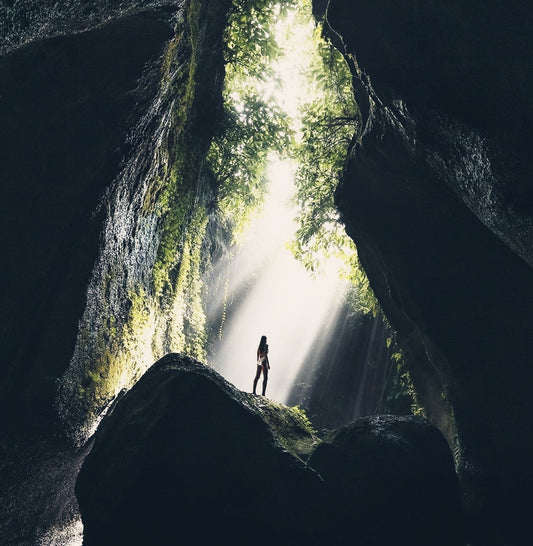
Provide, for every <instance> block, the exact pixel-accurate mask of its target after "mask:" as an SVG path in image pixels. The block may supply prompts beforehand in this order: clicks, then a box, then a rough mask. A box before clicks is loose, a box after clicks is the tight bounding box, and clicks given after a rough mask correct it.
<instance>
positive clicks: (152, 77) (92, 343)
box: [0, 0, 230, 439]
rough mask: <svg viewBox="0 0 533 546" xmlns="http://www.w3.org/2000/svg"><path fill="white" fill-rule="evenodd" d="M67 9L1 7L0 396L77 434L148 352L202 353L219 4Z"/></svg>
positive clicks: (219, 77)
mask: <svg viewBox="0 0 533 546" xmlns="http://www.w3.org/2000/svg"><path fill="white" fill-rule="evenodd" d="M79 4H80V3H79V2H76V1H72V2H65V3H64V4H63V5H62V6H61V7H60V6H56V7H55V8H54V9H52V8H50V7H47V6H46V5H45V3H42V4H41V3H35V4H34V5H33V4H32V6H29V4H28V5H26V4H25V3H24V2H17V3H16V4H15V5H13V6H12V7H11V8H10V7H6V6H2V10H4V12H5V13H4V15H5V16H6V19H4V20H3V23H5V21H10V22H11V23H12V25H13V26H12V27H10V30H9V32H7V31H6V33H5V35H4V38H5V41H4V42H2V51H3V52H4V56H3V57H2V58H1V59H0V71H1V74H2V77H1V79H0V86H1V100H0V111H1V113H2V120H3V122H2V136H3V138H2V146H1V150H0V157H1V160H2V169H3V177H4V180H5V183H3V184H2V192H3V196H2V234H3V237H5V242H4V245H3V247H4V248H5V249H6V253H5V260H3V262H4V264H5V265H4V266H3V274H4V275H3V279H4V282H3V283H2V285H3V289H4V293H3V301H4V303H3V307H2V331H1V332H2V346H3V354H2V366H1V368H0V374H1V381H0V384H1V397H0V398H1V402H0V403H1V404H5V407H6V408H9V412H8V415H9V416H10V417H9V419H8V420H7V421H8V424H9V425H11V426H13V427H14V428H16V427H18V426H20V425H22V424H27V425H32V426H33V425H41V426H50V425H53V424H57V425H58V426H60V427H61V428H63V429H64V428H65V427H66V428H67V429H69V430H70V432H71V433H73V434H76V433H77V432H76V431H79V430H80V427H81V429H85V432H83V433H82V434H81V436H80V439H81V438H82V437H85V436H86V434H87V433H88V432H89V431H90V424H91V423H94V420H95V419H97V418H98V416H99V414H100V413H101V411H102V410H103V409H104V408H105V407H106V405H107V404H108V403H109V402H110V401H111V400H112V399H113V397H114V396H115V395H116V394H117V392H118V391H119V390H120V389H121V388H124V387H128V386H129V385H131V383H132V382H134V381H135V380H136V379H137V378H138V377H139V376H140V374H142V373H143V372H144V370H145V369H146V367H148V366H149V364H150V363H151V362H153V361H154V355H155V356H161V355H162V354H164V353H165V352H167V351H168V350H169V349H171V348H174V349H176V350H177V349H179V350H186V351H187V352H189V353H191V354H193V355H194V356H197V357H199V358H201V357H202V355H203V351H204V350H205V342H206V339H205V336H206V334H205V319H204V315H203V309H202V304H201V292H202V290H203V286H202V282H201V276H202V273H203V270H204V269H205V268H206V267H207V266H208V264H209V242H208V241H206V238H205V234H206V226H207V224H208V221H209V217H210V206H211V203H212V200H213V196H214V192H215V191H216V187H215V184H214V182H213V181H212V180H211V178H210V177H209V176H208V174H207V173H205V171H203V162H204V157H205V153H206V151H207V148H208V146H209V142H210V137H211V131H212V130H213V128H214V127H215V125H216V118H217V116H218V115H219V113H220V108H221V85H222V83H223V79H224V69H223V62H222V32H223V29H224V27H225V24H226V15H227V10H228V7H229V4H230V2H229V1H222V2H220V1H219V2H215V1H209V0H183V1H182V0H179V1H178V0H176V1H173V2H170V1H169V2H163V3H162V2H127V3H126V2H109V3H104V2H90V3H86V2H85V3H83V6H81V5H79ZM30 7H31V9H30ZM5 10H7V11H5ZM80 14H84V18H83V21H82V18H81V17H80ZM24 44H26V45H24ZM54 426H55V425H54ZM86 427H89V428H88V429H87V428H86Z"/></svg>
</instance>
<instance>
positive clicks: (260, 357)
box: [254, 336, 270, 396]
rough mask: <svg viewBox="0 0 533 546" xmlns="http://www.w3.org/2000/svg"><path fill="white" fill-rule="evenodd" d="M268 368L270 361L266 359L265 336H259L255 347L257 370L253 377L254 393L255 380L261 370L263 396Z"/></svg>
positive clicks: (257, 379) (266, 346) (256, 380)
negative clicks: (259, 338) (257, 345)
mask: <svg viewBox="0 0 533 546" xmlns="http://www.w3.org/2000/svg"><path fill="white" fill-rule="evenodd" d="M268 370H270V362H269V361H268V345H267V338H266V336H261V341H260V342H259V347H257V371H256V373H255V379H254V394H256V392H255V389H256V387H257V382H258V381H259V377H260V376H261V372H263V396H265V391H266V388H267V381H268Z"/></svg>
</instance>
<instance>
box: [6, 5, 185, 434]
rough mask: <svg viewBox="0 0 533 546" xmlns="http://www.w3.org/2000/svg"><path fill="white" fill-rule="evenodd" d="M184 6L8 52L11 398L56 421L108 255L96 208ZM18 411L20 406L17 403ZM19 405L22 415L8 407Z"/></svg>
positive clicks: (25, 412) (27, 414)
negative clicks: (91, 294)
mask: <svg viewBox="0 0 533 546" xmlns="http://www.w3.org/2000/svg"><path fill="white" fill-rule="evenodd" d="M174 15H175V10H167V9H153V10H152V11H149V12H144V13H142V14H139V15H134V16H131V17H125V18H118V19H117V20H112V21H110V22H108V23H107V24H105V25H103V26H101V27H100V28H97V29H93V30H89V31H87V32H82V33H78V34H74V35H70V36H61V37H55V38H50V39H45V40H42V41H34V42H32V43H30V44H29V45H27V46H25V47H22V48H20V49H17V50H15V51H13V52H11V53H10V54H8V55H6V56H4V57H3V58H2V59H1V60H0V73H1V77H0V96H1V99H0V116H1V117H2V145H1V146H0V163H1V165H2V198H1V203H2V205H1V206H2V210H1V214H0V217H1V219H2V220H1V221H2V227H1V232H2V247H3V249H4V257H5V259H4V260H3V262H4V265H3V267H2V301H3V304H2V316H1V324H2V331H1V336H2V338H1V339H2V364H1V367H0V369H1V377H2V379H1V381H0V385H1V392H0V400H1V403H2V404H5V407H6V408H13V407H15V406H18V408H19V412H18V415H17V416H15V415H14V414H13V415H12V419H11V424H12V425H14V426H17V425H18V424H20V423H19V418H22V419H23V420H25V418H29V419H30V420H31V421H32V422H33V423H35V421H37V420H42V421H50V419H51V413H52V411H51V410H52V401H53V397H54V389H55V383H54V380H55V378H56V377H58V376H59V375H60V374H61V373H62V371H63V370H64V369H65V368H66V367H67V365H68V362H69V360H70V357H71V356H72V352H73V348H74V343H75V339H76V333H77V325H78V320H79V318H80V316H81V313H82V311H83V307H84V305H85V303H86V293H85V292H86V287H87V283H88V280H89V277H90V274H91V269H92V267H93V265H94V261H95V259H96V255H97V252H98V239H99V235H100V230H101V226H102V221H103V211H101V212H100V214H97V213H96V211H97V205H98V203H99V201H100V199H101V198H102V196H103V194H104V192H105V190H106V189H107V188H108V187H109V186H111V184H112V182H113V181H114V178H115V177H116V176H117V174H118V172H119V169H120V165H121V162H122V161H124V158H125V156H127V154H128V150H129V148H130V146H131V144H130V143H129V142H128V137H129V136H130V135H129V133H130V131H131V130H132V128H133V127H134V126H135V125H136V123H137V122H138V120H139V119H140V118H141V117H142V116H143V115H144V108H146V106H147V103H149V101H150V98H151V93H153V91H154V89H153V86H154V85H157V83H156V82H157V78H158V75H157V71H156V70H155V71H152V72H151V77H146V79H145V81H144V84H145V86H144V87H143V86H140V81H141V80H142V78H143V76H144V75H145V73H146V68H147V64H149V63H150V64H152V67H153V68H154V69H156V68H157V67H158V66H160V64H161V55H162V53H163V51H164V48H165V46H166V44H167V42H168V40H169V39H170V38H171V37H172V35H173V27H172V22H171V21H172V17H173V16H174ZM6 411H8V412H9V409H8V410H6ZM9 413H11V412H9Z"/></svg>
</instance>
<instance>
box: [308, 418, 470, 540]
mask: <svg viewBox="0 0 533 546" xmlns="http://www.w3.org/2000/svg"><path fill="white" fill-rule="evenodd" d="M309 464H310V465H311V466H312V467H313V468H315V469H316V470H317V471H318V472H319V473H320V475H321V476H322V478H323V479H324V480H325V483H326V486H327V489H328V494H327V496H328V499H329V502H331V503H332V505H331V506H330V509H331V512H332V514H333V517H334V522H335V523H334V526H333V527H334V529H335V531H336V533H337V535H338V537H339V539H340V538H341V537H354V538H355V537H357V540H354V543H356V544H368V545H371V544H372V545H376V546H378V545H385V544H410V545H415V544H420V545H423V544H431V545H432V546H450V545H452V544H461V543H462V541H461V537H462V533H463V530H462V513H461V509H460V506H461V500H460V498H461V494H460V490H459V484H458V480H457V476H456V474H455V470H454V466H453V460H452V454H451V452H450V449H449V448H448V445H447V443H446V441H445V439H444V437H443V436H442V435H441V434H440V433H439V431H438V430H437V429H436V428H435V427H433V426H432V425H431V424H430V423H429V421H427V420H426V419H423V418H420V417H414V416H392V415H380V416H376V417H360V418H358V419H356V420H355V421H354V422H353V423H352V424H350V425H348V426H346V427H343V428H341V429H339V430H337V431H334V432H333V433H331V435H330V437H329V438H327V439H326V440H325V441H324V442H323V443H322V444H321V445H319V446H318V447H317V448H316V450H315V451H314V453H313V454H312V456H311V458H310V460H309ZM339 542H341V540H339Z"/></svg>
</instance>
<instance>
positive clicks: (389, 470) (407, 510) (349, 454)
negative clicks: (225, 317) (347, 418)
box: [76, 354, 459, 546]
mask: <svg viewBox="0 0 533 546" xmlns="http://www.w3.org/2000/svg"><path fill="white" fill-rule="evenodd" d="M315 444H316V438H315V437H314V435H313V433H312V432H311V431H310V430H309V427H307V426H306V425H305V421H304V420H302V419H301V418H300V417H299V416H298V413H297V412H295V411H294V410H291V409H289V408H287V407H285V406H281V405H279V404H274V403H272V402H269V401H268V400H266V399H264V398H262V397H256V396H253V395H251V394H246V393H243V392H241V391H238V390H237V389H235V388H234V387H233V386H232V385H230V384H229V383H228V382H226V381H225V380H224V379H223V378H221V377H220V376H219V375H218V374H217V373H216V372H214V371H213V370H212V369H210V368H208V367H206V366H203V365H201V364H199V363H196V362H194V361H192V360H191V359H189V358H186V357H182V356H180V355H173V354H171V355H167V356H166V357H164V358H163V359H161V360H160V361H158V362H157V363H156V364H155V365H154V366H153V367H152V368H151V369H150V370H149V371H148V372H147V373H146V374H145V375H144V376H143V378H142V379H141V380H140V382H139V383H138V384H137V385H136V386H135V387H134V388H133V389H132V390H131V391H130V392H129V393H128V394H126V395H125V396H124V398H123V399H122V400H120V401H119V402H118V403H117V405H116V407H115V409H114V410H113V412H112V413H111V414H110V415H109V416H107V417H106V418H105V419H104V421H103V422H102V424H101V426H100V427H99V429H98V431H97V434H96V439H95V444H94V448H93V450H92V452H91V454H90V455H89V456H88V457H87V459H86V461H85V463H84V465H83V467H82V470H81V472H80V475H79V478H78V482H77V485H76V494H77V497H78V500H79V505H80V510H81V513H82V518H83V523H84V529H85V531H84V545H85V546H91V545H99V546H101V545H105V544H113V545H116V544H128V545H132V544H170V543H174V542H175V543H178V542H179V543H181V542H183V543H191V544H199V545H203V544H211V543H214V542H215V541H216V543H232V544H236V545H239V544H243V545H244V544H249V543H253V544H284V545H309V544H316V545H325V544H348V543H353V544H358V545H361V546H365V545H369V546H370V545H373V544H385V543H384V542H379V540H378V542H376V540H375V537H376V536H377V537H378V539H380V538H382V537H387V538H390V537H391V536H393V535H394V543H395V544H397V545H402V544H406V545H407V544H409V545H410V546H413V545H416V544H420V545H422V544H424V545H427V544H434V545H438V544H447V545H452V544H459V542H458V541H457V540H455V537H456V532H457V529H458V518H459V515H458V512H459V508H458V496H457V481H456V477H455V474H454V470H453V464H452V459H451V454H450V452H449V450H448V449H447V446H446V443H445V441H444V439H443V437H442V436H441V435H440V433H439V432H438V431H437V430H436V429H434V428H433V427H432V426H431V425H430V424H429V423H428V422H427V421H425V420H423V419H416V418H412V419H410V418H395V417H386V418H385V417H384V418H379V419H361V420H359V421H357V423H356V424H354V425H353V426H352V427H349V428H346V429H343V430H341V431H340V432H339V433H337V434H336V435H335V437H334V439H333V440H332V441H328V443H327V444H325V445H323V446H321V447H320V448H318V449H317V450H316V452H315V453H314V454H313V455H312V457H311V464H310V465H308V464H306V463H305V462H304V459H306V458H307V457H308V455H309V453H310V452H311V451H312V449H313V448H314V446H315ZM314 468H316V470H315V469H314ZM317 470H318V472H317ZM401 517H405V518H406V519H405V520H404V521H401ZM400 523H401V525H400ZM444 525H447V526H448V531H446V529H445V530H444V531H443V530H442V529H441V526H444ZM376 526H385V527H386V530H387V529H388V532H385V531H383V529H382V528H381V527H376ZM413 527H415V528H413ZM432 528H435V529H437V530H438V534H437V536H433V535H432V534H431V533H432V532H433V531H432ZM391 530H393V533H392V532H391ZM427 533H429V536H430V538H429V539H428V540H427V541H425V540H424V541H420V540H419V538H420V536H424V538H425V539H427V538H428V535H427ZM440 537H445V538H446V540H447V541H446V542H444V541H441V542H439V540H440Z"/></svg>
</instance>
